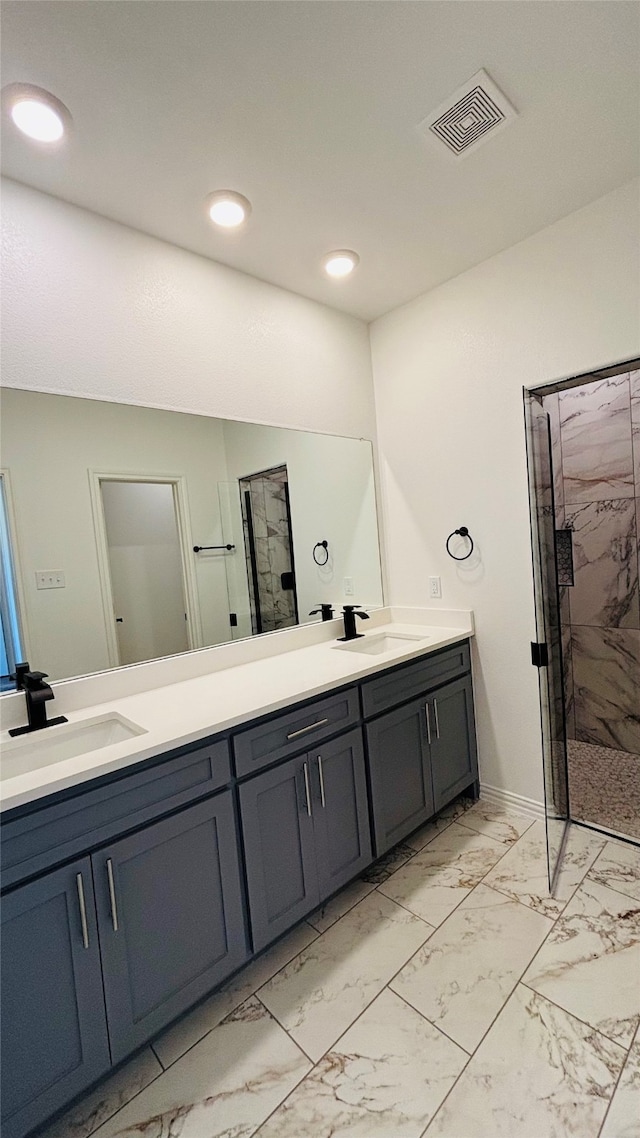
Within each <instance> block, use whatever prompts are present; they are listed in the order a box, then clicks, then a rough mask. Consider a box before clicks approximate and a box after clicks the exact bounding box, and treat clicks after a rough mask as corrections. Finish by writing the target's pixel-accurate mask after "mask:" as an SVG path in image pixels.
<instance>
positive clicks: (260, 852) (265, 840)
mask: <svg viewBox="0 0 640 1138" xmlns="http://www.w3.org/2000/svg"><path fill="white" fill-rule="evenodd" d="M312 810H313V805H312V800H311V779H310V774H309V761H308V758H307V756H306V755H301V756H300V757H299V758H297V759H289V761H288V762H285V763H283V764H282V765H281V766H279V767H275V768H273V769H272V770H270V771H266V772H265V773H264V774H260V775H256V776H255V778H252V779H249V781H248V782H245V783H244V784H243V785H242V786H241V787H240V814H241V817H242V830H243V844H244V854H245V864H246V870H247V886H248V891H249V911H250V915H251V930H252V934H253V948H254V951H256V952H257V951H258V950H259V949H261V948H264V946H265V945H266V944H269V943H270V941H272V940H275V938H276V937H277V936H280V934H281V933H283V932H286V930H287V929H288V928H290V927H291V926H292V925H294V924H295V923H296V921H299V920H301V918H302V917H304V915H305V913H309V912H310V911H311V910H312V909H314V908H315V907H316V905H317V904H318V903H319V897H320V893H319V886H318V874H317V870H316V858H315V843H314V836H313V815H312Z"/></svg>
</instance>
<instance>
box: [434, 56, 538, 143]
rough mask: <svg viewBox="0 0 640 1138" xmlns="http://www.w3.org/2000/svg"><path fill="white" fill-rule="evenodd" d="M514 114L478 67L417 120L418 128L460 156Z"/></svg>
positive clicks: (498, 128)
mask: <svg viewBox="0 0 640 1138" xmlns="http://www.w3.org/2000/svg"><path fill="white" fill-rule="evenodd" d="M516 114H517V111H516V109H515V107H512V105H511V103H510V102H509V100H508V99H507V98H506V97H505V96H504V95H503V94H502V91H501V90H500V89H499V88H498V87H496V85H495V83H494V82H493V80H492V79H491V78H490V77H489V76H488V75H487V73H486V71H478V72H477V73H476V74H475V75H473V76H472V78H471V79H469V81H468V82H467V83H465V84H464V85H463V86H462V87H459V88H458V90H457V91H454V93H453V95H452V96H451V97H450V98H449V99H447V100H446V102H444V103H441V104H440V106H439V107H436V109H435V111H433V113H432V114H430V115H428V116H427V118H426V119H425V120H424V122H421V123H420V130H422V131H424V133H425V134H426V135H427V137H429V138H431V139H433V140H435V141H437V142H439V143H441V144H442V145H443V146H445V147H446V149H447V151H448V152H449V154H452V155H453V156H454V158H458V159H460V158H466V156H467V154H470V153H471V151H472V150H477V148H478V147H479V146H482V144H483V142H486V141H487V139H488V138H493V137H494V135H496V134H497V133H498V131H500V130H502V129H503V128H504V127H505V126H508V124H509V123H510V122H511V120H512V119H514V118H515V117H516Z"/></svg>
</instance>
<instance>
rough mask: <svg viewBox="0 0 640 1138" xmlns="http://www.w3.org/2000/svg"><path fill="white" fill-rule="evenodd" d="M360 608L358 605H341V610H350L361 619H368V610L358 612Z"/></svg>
mask: <svg viewBox="0 0 640 1138" xmlns="http://www.w3.org/2000/svg"><path fill="white" fill-rule="evenodd" d="M360 608H361V606H360V605H343V607H342V611H343V612H352V613H353V615H354V616H359V617H362V619H363V620H368V619H369V613H368V612H359V611H358V610H359V609H360Z"/></svg>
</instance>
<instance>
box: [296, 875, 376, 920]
mask: <svg viewBox="0 0 640 1138" xmlns="http://www.w3.org/2000/svg"><path fill="white" fill-rule="evenodd" d="M372 889H375V883H374V882H373V881H363V880H362V878H360V877H359V878H358V879H357V881H352V882H351V884H350V885H347V886H345V888H344V889H341V890H340V892H339V893H338V894H337V896H336V897H332V899H331V900H330V901H328V902H327V904H326V905H323V906H322V907H321V908H320V909H316V911H315V913H312V914H311V916H310V917H307V922H308V923H309V924H310V925H312V926H313V928H314V929H316V930H317V931H318V932H319V933H324V932H326V931H327V929H330V928H331V926H332V925H335V923H336V921H339V920H340V917H344V915H345V913H348V912H349V909H353V906H354V905H357V904H358V902H359V901H362V899H363V897H366V896H367V895H368V894H369V893H371V890H372Z"/></svg>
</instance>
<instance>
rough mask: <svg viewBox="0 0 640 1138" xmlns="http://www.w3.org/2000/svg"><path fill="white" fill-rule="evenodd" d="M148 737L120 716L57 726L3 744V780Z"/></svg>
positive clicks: (0, 766) (0, 755)
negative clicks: (138, 738)
mask: <svg viewBox="0 0 640 1138" xmlns="http://www.w3.org/2000/svg"><path fill="white" fill-rule="evenodd" d="M145 734H146V729H145V728H144V727H139V726H138V724H137V723H132V722H131V720H129V719H125V718H124V717H123V716H122V715H118V714H117V713H116V712H111V713H107V714H106V715H98V716H96V717H95V719H83V720H82V721H81V722H80V723H61V724H56V725H54V726H53V727H46V728H45V729H44V730H42V731H36V732H31V733H30V734H29V735H20V736H18V738H16V739H10V740H9V741H8V742H6V743H3V744H2V750H1V753H0V777H1V778H2V779H5V778H14V777H15V776H16V775H20V774H27V773H28V772H29V771H32V770H39V769H40V768H42V767H48V766H50V765H51V764H52V763H61V762H62V761H63V760H64V759H74V758H76V757H77V756H78V755H84V754H86V753H87V752H88V751H98V750H100V749H101V748H102V747H110V746H111V745H112V744H113V743H122V742H124V740H125V739H133V738H134V737H135V736H136V735H145Z"/></svg>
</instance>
